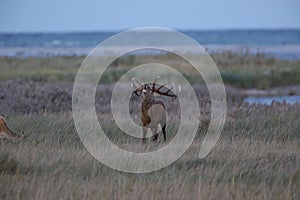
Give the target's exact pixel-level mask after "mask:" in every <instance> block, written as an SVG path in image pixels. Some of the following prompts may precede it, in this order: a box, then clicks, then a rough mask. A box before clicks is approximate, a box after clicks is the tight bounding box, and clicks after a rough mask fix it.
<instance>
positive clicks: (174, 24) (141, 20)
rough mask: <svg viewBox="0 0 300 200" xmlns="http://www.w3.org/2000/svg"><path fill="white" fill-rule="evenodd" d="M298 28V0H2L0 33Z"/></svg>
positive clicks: (299, 19)
mask: <svg viewBox="0 0 300 200" xmlns="http://www.w3.org/2000/svg"><path fill="white" fill-rule="evenodd" d="M145 26H155V27H165V28H175V29H238V28H244V29H245V28H300V1H299V0H219V1H218V0H205V1H201V0H184V1H183V0H182V1H176V0H147V1H143V0H119V1H116V0H105V1H104V0H86V1H84V0H81V1H76V0H64V1H63V0H0V32H15V31H18V32H20V31H26V32H28V31H30V32H32V31H97V30H123V29H129V28H137V27H145Z"/></svg>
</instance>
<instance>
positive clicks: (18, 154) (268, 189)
mask: <svg viewBox="0 0 300 200" xmlns="http://www.w3.org/2000/svg"><path fill="white" fill-rule="evenodd" d="M298 111H299V106H290V107H287V106H283V105H282V106H273V107H265V106H251V107H243V108H241V109H240V110H236V111H234V112H230V114H229V115H228V118H227V122H226V125H225V128H224V130H223V133H222V136H221V138H220V140H219V142H218V143H217V145H216V146H215V148H214V149H213V151H212V152H211V153H210V154H209V155H208V156H207V157H206V158H204V159H202V160H200V159H198V157H197V153H198V151H199V148H200V144H201V141H202V138H203V135H204V134H205V129H206V127H207V123H202V125H203V124H204V126H201V127H199V130H198V134H197V137H196V139H195V141H194V142H193V144H192V146H191V147H190V149H189V150H188V151H187V152H186V153H185V154H184V155H183V156H182V157H181V158H180V159H179V160H177V161H176V162H174V163H173V164H171V165H170V166H168V167H166V168H164V169H161V170H159V171H155V172H151V173H148V174H129V173H124V172H118V171H116V170H113V169H110V168H109V167H106V166H105V165H103V164H101V163H100V162H98V161H97V160H95V159H94V158H93V157H92V156H91V155H90V154H89V153H88V152H87V150H86V149H85V148H84V147H83V145H82V143H81V141H80V139H79V137H78V135H77V133H76V130H75V127H74V123H73V120H72V115H71V113H60V114H59V115H55V114H49V113H44V114H42V115H20V116H10V117H8V118H7V122H8V124H9V126H10V127H11V128H12V129H13V130H15V131H16V132H20V131H21V130H24V132H25V133H26V134H29V136H28V137H27V138H26V139H24V140H23V141H20V142H15V143H14V142H10V141H6V140H4V141H1V145H0V149H1V150H0V152H1V153H0V180H1V181H0V199H95V198H96V199H97V198H98V199H199V198H200V199H298V198H299V197H300V191H299V188H300V150H299V145H300V137H299V133H300V126H299V112H298ZM102 125H103V126H106V127H104V129H105V130H107V135H110V136H111V138H112V139H113V140H114V141H115V142H119V143H122V141H124V138H123V137H124V135H122V133H121V132H120V131H119V130H118V129H115V128H113V126H114V125H113V122H112V121H111V122H110V121H108V123H104V124H102ZM171 129H172V127H171V126H170V127H168V129H167V132H170V131H171ZM118 131H119V132H118ZM162 141H163V140H159V141H158V144H159V145H160V146H162V145H164V144H163V142H162ZM149 145H150V146H151V145H154V146H155V145H157V144H154V143H151V142H150V143H149ZM126 146H129V147H131V146H134V148H137V149H144V146H143V145H142V144H141V141H140V140H126Z"/></svg>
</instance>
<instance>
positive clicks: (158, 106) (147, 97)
mask: <svg viewBox="0 0 300 200" xmlns="http://www.w3.org/2000/svg"><path fill="white" fill-rule="evenodd" d="M141 111H142V115H141V121H142V125H143V142H145V137H146V134H147V129H148V128H150V129H151V131H152V133H153V140H154V141H155V140H157V138H158V133H157V129H158V125H160V126H161V128H162V132H163V136H164V141H166V139H167V138H166V107H165V105H164V103H163V102H162V101H160V100H157V99H156V97H155V96H154V95H153V94H152V93H151V90H150V87H149V86H148V85H145V86H144V88H143V92H142V105H141Z"/></svg>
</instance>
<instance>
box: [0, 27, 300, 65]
mask: <svg viewBox="0 0 300 200" xmlns="http://www.w3.org/2000/svg"><path fill="white" fill-rule="evenodd" d="M180 32H182V33H184V34H186V35H188V36H190V37H192V38H193V39H194V40H196V41H197V42H199V43H200V44H201V45H203V46H204V47H205V48H206V49H207V50H208V52H209V53H219V52H223V51H232V52H235V53H245V52H247V53H250V54H256V53H260V54H265V55H268V56H273V57H276V58H281V59H291V60H300V30H219V31H180ZM117 33H118V32H75V33H0V56H21V57H26V56H55V55H87V54H88V53H89V51H90V50H91V49H92V48H94V47H95V46H96V45H97V44H99V43H100V42H102V41H103V40H105V39H107V38H109V37H110V36H112V35H114V34H117Z"/></svg>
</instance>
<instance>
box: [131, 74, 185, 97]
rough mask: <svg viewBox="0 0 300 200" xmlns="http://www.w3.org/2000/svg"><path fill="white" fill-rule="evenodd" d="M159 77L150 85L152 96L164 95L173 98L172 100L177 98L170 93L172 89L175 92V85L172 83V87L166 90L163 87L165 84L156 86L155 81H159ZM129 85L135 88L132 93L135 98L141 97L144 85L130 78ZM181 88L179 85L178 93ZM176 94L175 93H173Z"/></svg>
mask: <svg viewBox="0 0 300 200" xmlns="http://www.w3.org/2000/svg"><path fill="white" fill-rule="evenodd" d="M159 78H160V77H159V76H158V77H157V78H156V79H155V80H154V82H153V83H152V88H151V91H152V94H154V93H157V94H159V95H164V96H168V97H173V98H175V99H176V98H177V95H176V94H174V92H173V91H172V89H173V88H174V90H175V85H174V83H173V86H172V87H171V88H168V87H166V86H165V84H162V85H161V84H158V83H156V82H157V80H158V79H159ZM131 85H132V87H134V88H136V89H135V90H134V91H133V93H134V94H135V95H137V96H141V94H142V90H143V86H144V85H145V84H141V83H140V82H139V81H137V80H136V79H135V78H132V80H131ZM180 90H181V88H180V85H179V92H180ZM175 92H176V91H175Z"/></svg>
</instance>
